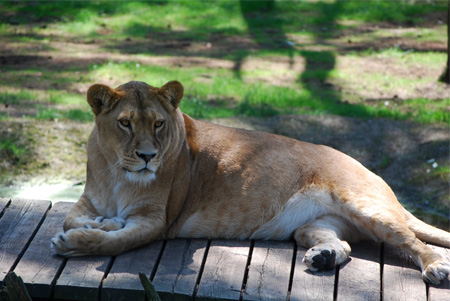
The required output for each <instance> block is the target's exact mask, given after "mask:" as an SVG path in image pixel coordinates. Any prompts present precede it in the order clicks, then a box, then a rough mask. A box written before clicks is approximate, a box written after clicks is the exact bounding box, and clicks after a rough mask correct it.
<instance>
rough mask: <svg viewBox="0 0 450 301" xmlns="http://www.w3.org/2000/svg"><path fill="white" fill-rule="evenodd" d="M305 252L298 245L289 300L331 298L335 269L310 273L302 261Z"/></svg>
mask: <svg viewBox="0 0 450 301" xmlns="http://www.w3.org/2000/svg"><path fill="white" fill-rule="evenodd" d="M305 253H306V249H305V248H302V247H298V249H297V257H296V259H295V269H294V276H293V278H292V288H291V299H290V300H292V301H294V300H295V301H297V300H299V301H300V300H333V294H334V282H335V278H336V270H335V269H333V270H330V271H322V272H316V273H314V274H313V273H311V272H310V271H309V270H308V268H307V267H306V265H305V263H304V262H303V261H302V260H303V257H304V256H305Z"/></svg>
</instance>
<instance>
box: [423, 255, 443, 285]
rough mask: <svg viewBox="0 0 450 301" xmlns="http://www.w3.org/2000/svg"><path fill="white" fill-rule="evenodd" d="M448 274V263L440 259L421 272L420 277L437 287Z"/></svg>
mask: <svg viewBox="0 0 450 301" xmlns="http://www.w3.org/2000/svg"><path fill="white" fill-rule="evenodd" d="M449 274H450V263H449V262H446V261H444V260H442V259H440V260H436V261H435V262H433V263H431V264H429V265H428V266H427V267H426V268H425V270H424V271H423V272H422V277H423V279H424V280H425V281H428V282H431V283H433V284H436V285H437V284H439V283H440V282H441V280H444V279H445V278H447V276H448V275H449Z"/></svg>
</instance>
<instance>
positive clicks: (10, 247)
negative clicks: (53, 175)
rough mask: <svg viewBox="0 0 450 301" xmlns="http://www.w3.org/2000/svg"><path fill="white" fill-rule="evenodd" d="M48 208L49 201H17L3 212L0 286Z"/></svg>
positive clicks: (0, 220)
mask: <svg viewBox="0 0 450 301" xmlns="http://www.w3.org/2000/svg"><path fill="white" fill-rule="evenodd" d="M50 206H51V203H50V201H39V200H20V199H17V200H13V201H12V202H11V204H10V205H9V207H8V208H7V209H6V210H5V213H4V214H3V216H2V218H1V219H0V280H1V281H0V284H2V283H3V281H2V280H3V279H5V277H6V274H7V273H8V272H9V270H10V269H11V268H13V266H14V264H15V262H16V261H17V259H18V257H19V255H20V254H21V253H22V252H23V251H24V248H25V246H26V244H27V243H28V242H29V241H30V239H31V237H32V236H33V234H34V232H35V230H36V229H37V228H38V227H39V225H40V223H41V221H42V219H43V218H44V216H45V214H46V212H47V211H48V209H49V208H50ZM19 276H20V275H19Z"/></svg>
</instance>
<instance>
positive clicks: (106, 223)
mask: <svg viewBox="0 0 450 301" xmlns="http://www.w3.org/2000/svg"><path fill="white" fill-rule="evenodd" d="M124 226H125V220H124V219H123V218H120V217H113V218H104V217H103V216H98V217H97V218H96V219H95V220H90V221H86V222H85V224H84V227H85V228H86V229H100V230H103V231H117V230H120V229H122V228H123V227H124Z"/></svg>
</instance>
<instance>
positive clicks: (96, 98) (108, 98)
mask: <svg viewBox="0 0 450 301" xmlns="http://www.w3.org/2000/svg"><path fill="white" fill-rule="evenodd" d="M117 99H118V93H117V91H116V90H114V89H112V88H110V87H108V86H107V85H102V84H95V85H92V86H91V87H89V89H88V91H87V101H88V103H89V105H90V106H91V108H92V112H94V114H95V115H98V114H100V113H101V112H102V111H105V110H109V109H111V108H112V106H113V105H114V103H115V102H116V101H117Z"/></svg>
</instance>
